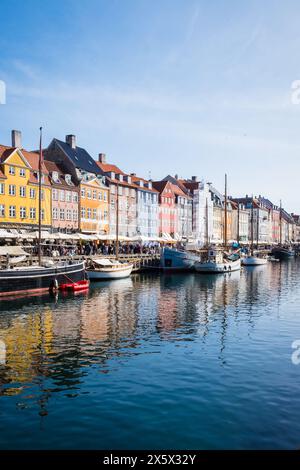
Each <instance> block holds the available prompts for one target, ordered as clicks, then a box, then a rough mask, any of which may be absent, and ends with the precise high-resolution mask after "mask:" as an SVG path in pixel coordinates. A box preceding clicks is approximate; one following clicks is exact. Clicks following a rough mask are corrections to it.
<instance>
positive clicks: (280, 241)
mask: <svg viewBox="0 0 300 470" xmlns="http://www.w3.org/2000/svg"><path fill="white" fill-rule="evenodd" d="M279 230H280V232H279V245H280V246H281V244H282V202H281V199H280V209H279Z"/></svg>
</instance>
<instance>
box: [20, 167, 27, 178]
mask: <svg viewBox="0 0 300 470" xmlns="http://www.w3.org/2000/svg"><path fill="white" fill-rule="evenodd" d="M20 176H22V177H23V178H25V176H26V171H25V168H20Z"/></svg>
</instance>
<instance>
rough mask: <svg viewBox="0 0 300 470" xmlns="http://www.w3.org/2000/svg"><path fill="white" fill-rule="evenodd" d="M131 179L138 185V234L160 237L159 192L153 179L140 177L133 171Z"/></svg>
mask: <svg viewBox="0 0 300 470" xmlns="http://www.w3.org/2000/svg"><path fill="white" fill-rule="evenodd" d="M131 180H132V182H133V183H134V184H135V185H136V220H137V222H136V223H137V234H138V235H141V236H142V237H150V238H155V237H158V235H159V217H158V215H159V205H158V197H159V192H158V191H157V190H156V189H154V188H153V185H152V181H150V180H145V179H144V178H140V177H138V176H136V174H135V173H131Z"/></svg>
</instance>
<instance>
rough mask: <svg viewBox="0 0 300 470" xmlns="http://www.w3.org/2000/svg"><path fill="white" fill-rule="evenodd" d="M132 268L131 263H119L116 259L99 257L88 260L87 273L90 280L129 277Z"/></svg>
mask: <svg viewBox="0 0 300 470" xmlns="http://www.w3.org/2000/svg"><path fill="white" fill-rule="evenodd" d="M132 269H133V264H131V263H120V262H119V261H116V260H110V259H106V258H103V259H101V258H99V259H91V260H89V263H88V267H87V274H88V277H89V279H90V280H91V281H101V280H105V281H108V280H110V279H124V278H126V277H129V276H130V274H131V272H132Z"/></svg>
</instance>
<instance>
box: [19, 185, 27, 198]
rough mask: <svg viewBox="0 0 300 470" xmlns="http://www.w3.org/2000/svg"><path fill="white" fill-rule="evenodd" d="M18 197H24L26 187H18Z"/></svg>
mask: <svg viewBox="0 0 300 470" xmlns="http://www.w3.org/2000/svg"><path fill="white" fill-rule="evenodd" d="M20 197H26V186H20Z"/></svg>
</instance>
